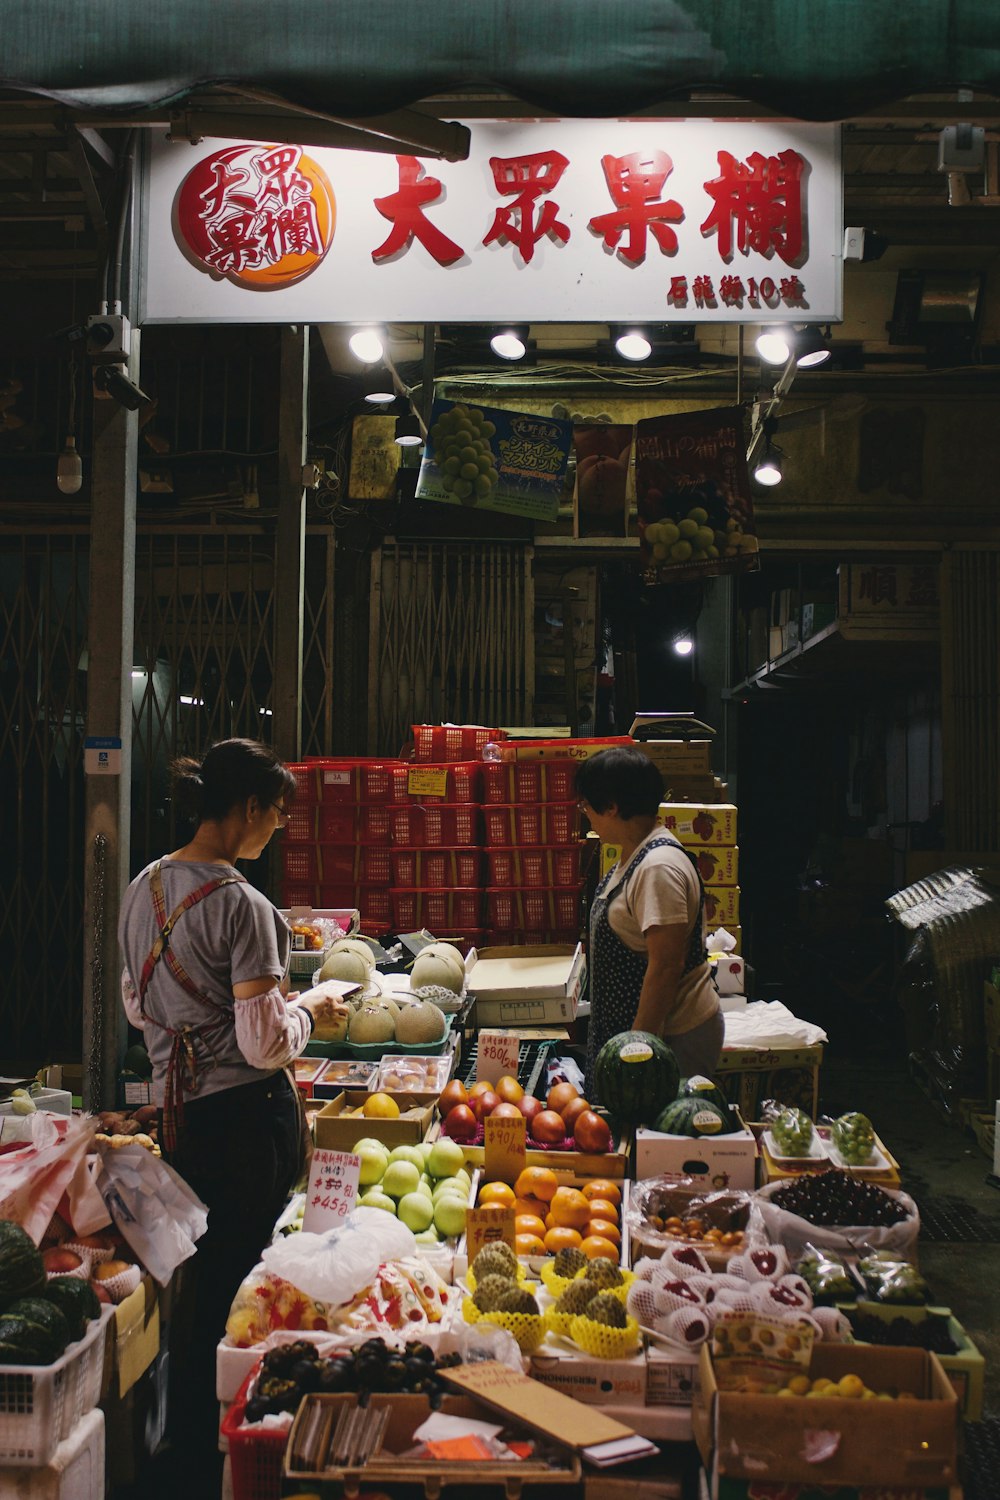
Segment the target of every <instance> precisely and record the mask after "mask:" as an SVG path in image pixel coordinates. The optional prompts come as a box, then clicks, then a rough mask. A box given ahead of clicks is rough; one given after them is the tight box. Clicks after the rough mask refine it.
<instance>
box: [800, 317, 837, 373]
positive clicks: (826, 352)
mask: <svg viewBox="0 0 1000 1500" xmlns="http://www.w3.org/2000/svg"><path fill="white" fill-rule="evenodd" d="M832 352H833V351H832V350H831V348H830V345H829V343H828V342H827V339H826V338H825V337H824V335H823V334H822V333H821V332H820V330H819V329H818V328H817V327H816V325H815V323H810V324H808V325H807V326H806V327H805V328H801V329H799V331H798V333H797V334H796V335H795V363H796V365H797V366H798V368H799V369H800V370H815V369H816V368H817V366H819V365H825V364H826V362H827V360H828V359H829V358H830V355H831V354H832Z"/></svg>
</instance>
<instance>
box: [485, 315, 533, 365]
mask: <svg viewBox="0 0 1000 1500" xmlns="http://www.w3.org/2000/svg"><path fill="white" fill-rule="evenodd" d="M527 340H528V325H527V324H526V323H515V324H511V325H510V326H509V327H507V328H498V329H497V330H496V332H495V333H494V334H493V335H492V336H491V338H490V348H491V349H492V350H493V353H494V354H495V355H496V356H497V358H498V359H523V358H524V356H525V355H526V354H527V352H528V342H527Z"/></svg>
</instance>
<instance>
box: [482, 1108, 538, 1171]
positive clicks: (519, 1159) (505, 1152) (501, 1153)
mask: <svg viewBox="0 0 1000 1500" xmlns="http://www.w3.org/2000/svg"><path fill="white" fill-rule="evenodd" d="M527 1129H528V1122H527V1120H526V1119H525V1118H524V1116H523V1115H518V1117H517V1119H516V1120H515V1119H514V1118H510V1119H507V1118H505V1117H502V1118H501V1119H499V1120H497V1119H494V1117H493V1116H492V1115H487V1117H486V1119H485V1120H484V1121H483V1134H484V1140H483V1146H484V1149H485V1171H486V1181H487V1182H511V1183H513V1182H516V1181H517V1179H518V1177H519V1176H520V1174H521V1173H522V1172H523V1171H524V1164H525V1151H526V1149H527Z"/></svg>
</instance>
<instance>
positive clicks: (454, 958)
mask: <svg viewBox="0 0 1000 1500" xmlns="http://www.w3.org/2000/svg"><path fill="white" fill-rule="evenodd" d="M464 983H465V963H464V961H463V959H462V955H461V953H459V951H458V949H457V948H454V947H452V945H451V943H429V944H428V945H427V947H426V948H422V949H421V950H420V952H419V953H418V954H417V956H416V959H415V960H414V963H413V968H412V970H411V971H410V985H411V987H412V988H413V989H415V990H416V989H420V988H421V986H423V985H425V984H439V985H441V987H442V989H446V990H451V991H452V993H453V994H455V995H458V994H461V991H462V985H463V984H464Z"/></svg>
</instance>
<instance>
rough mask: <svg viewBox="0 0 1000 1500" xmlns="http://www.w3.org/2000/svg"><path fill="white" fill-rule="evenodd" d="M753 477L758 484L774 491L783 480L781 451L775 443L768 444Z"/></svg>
mask: <svg viewBox="0 0 1000 1500" xmlns="http://www.w3.org/2000/svg"><path fill="white" fill-rule="evenodd" d="M753 477H754V479H755V480H756V482H757V483H758V484H762V485H764V487H765V489H773V488H774V486H775V485H776V484H780V483H781V480H782V473H781V450H780V449H779V448H776V447H775V445H774V444H773V443H770V442H769V443H768V444H767V445H766V447H765V448H764V452H763V454H762V455H761V457H760V458H759V459H758V460H757V464H756V466H755V468H754V471H753Z"/></svg>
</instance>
